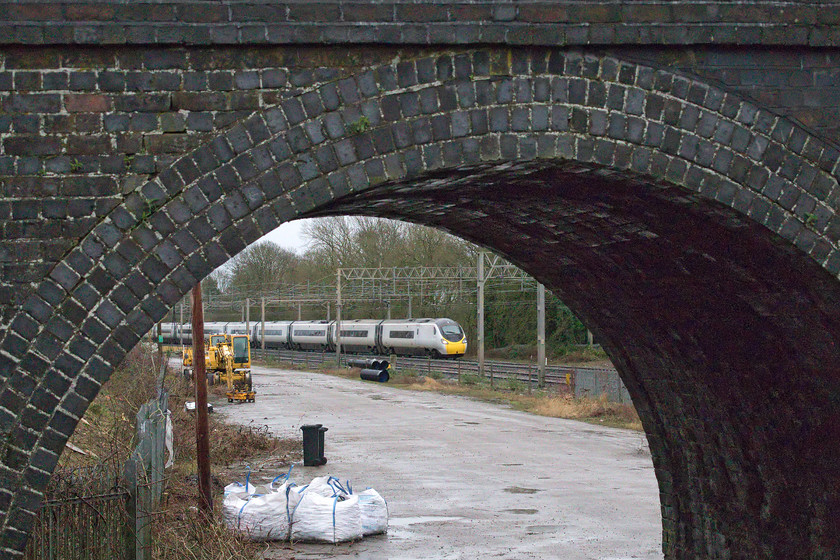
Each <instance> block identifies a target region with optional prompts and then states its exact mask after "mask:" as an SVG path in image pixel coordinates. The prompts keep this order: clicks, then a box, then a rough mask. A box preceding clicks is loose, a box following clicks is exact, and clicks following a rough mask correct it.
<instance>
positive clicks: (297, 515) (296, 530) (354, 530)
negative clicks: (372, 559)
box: [289, 488, 363, 543]
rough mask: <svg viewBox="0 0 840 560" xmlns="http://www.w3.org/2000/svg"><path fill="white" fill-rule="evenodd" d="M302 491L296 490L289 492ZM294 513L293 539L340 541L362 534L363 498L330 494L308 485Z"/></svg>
mask: <svg viewBox="0 0 840 560" xmlns="http://www.w3.org/2000/svg"><path fill="white" fill-rule="evenodd" d="M292 494H298V493H297V492H295V491H294V490H292V491H291V492H289V496H290V497H289V499H290V500H291V499H292V498H291V496H292ZM298 495H299V496H300V502H299V503H298V504H297V506H296V507H295V508H293V510H292V511H293V513H292V517H291V519H292V532H291V539H292V541H301V542H326V543H339V542H346V541H354V540H358V539H361V538H362V536H363V535H362V516H361V510H360V508H359V498H357V497H356V496H350V497H348V498H346V499H342V498H341V497H339V496H334V497H326V496H321V495H319V494H317V493H315V492H310V491H309V489H308V488H306V489H305V490H304V491H303V493H302V494H298Z"/></svg>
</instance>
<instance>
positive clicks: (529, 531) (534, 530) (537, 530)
mask: <svg viewBox="0 0 840 560" xmlns="http://www.w3.org/2000/svg"><path fill="white" fill-rule="evenodd" d="M559 530H560V527H557V526H556V525H531V526H529V527H525V534H526V535H544V534H546V533H556V532H557V531H559Z"/></svg>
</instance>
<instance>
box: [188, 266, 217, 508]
mask: <svg viewBox="0 0 840 560" xmlns="http://www.w3.org/2000/svg"><path fill="white" fill-rule="evenodd" d="M192 296H193V297H192V335H193V336H192V344H193V372H194V373H195V446H196V461H197V463H198V496H199V499H198V504H199V507H200V508H201V510H202V511H203V512H204V514H205V515H206V516H207V517H208V518H209V517H212V515H213V493H212V492H213V489H212V488H211V487H210V437H209V431H208V428H207V374H206V373H205V369H204V309H203V307H202V303H201V282H199V283H198V284H196V286H195V287H194V288H193V291H192Z"/></svg>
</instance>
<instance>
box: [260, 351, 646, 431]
mask: <svg viewBox="0 0 840 560" xmlns="http://www.w3.org/2000/svg"><path fill="white" fill-rule="evenodd" d="M584 351H585V350H584ZM259 363H260V364H261V365H267V366H276V367H283V368H289V369H306V370H307V371H318V372H320V373H326V374H329V375H335V376H338V377H343V378H346V379H357V380H358V379H359V371H360V370H359V369H358V368H335V367H334V366H333V367H326V368H318V367H317V366H309V367H307V368H302V367H295V368H290V366H289V365H288V364H285V363H283V362H281V361H277V360H271V361H260V362H259ZM464 377H465V379H464V381H465V382H464V383H458V382H457V381H455V380H449V379H434V378H431V377H427V376H425V375H421V374H419V373H417V372H413V371H411V370H407V371H405V370H404V371H400V372H399V373H392V374H391V379H390V381H389V382H388V385H391V386H394V387H399V388H401V389H408V390H412V391H434V392H437V393H443V394H448V395H461V396H464V397H468V398H473V399H478V400H482V401H487V402H492V403H496V404H506V405H509V406H511V407H513V408H516V409H517V410H522V411H525V412H530V413H532V414H539V415H540V416H551V417H554V418H568V419H571V420H581V421H584V422H589V423H592V424H599V425H605V426H612V427H615V428H624V429H629V430H636V431H642V422H641V420H640V419H639V416H638V414H637V413H636V409H635V408H634V407H633V406H632V405H629V404H619V403H611V402H608V401H607V399H606V396H604V397H602V398H600V399H586V398H584V399H575V398H573V397H572V396H571V395H570V394H569V393H568V388H565V387H563V388H561V392H556V391H536V390H535V391H533V392H531V393H528V392H527V388H526V387H524V384H522V383H513V384H511V383H506V381H505V380H501V381H499V382H498V383H497V385H496V387H495V388H493V387H490V385H489V384H488V383H486V382H483V381H480V380H478V379H477V378H475V376H472V377H471V378H469V379H467V377H468V376H466V375H465V376H464ZM472 378H475V379H472Z"/></svg>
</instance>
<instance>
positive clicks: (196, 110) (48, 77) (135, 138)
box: [0, 47, 840, 322]
mask: <svg viewBox="0 0 840 560" xmlns="http://www.w3.org/2000/svg"><path fill="white" fill-rule="evenodd" d="M412 52H413V51H412V50H411V49H409V50H406V49H401V50H396V49H391V48H376V49H371V48H365V49H356V50H350V51H347V50H345V51H344V52H342V53H341V56H340V57H339V58H338V59H337V58H336V55H335V53H334V52H330V51H329V50H327V49H324V48H320V49H319V48H294V47H291V48H290V47H262V48H251V49H245V50H243V49H241V48H231V47H229V48H224V49H218V48H215V49H186V48H177V47H168V48H162V49H150V48H141V47H134V48H119V49H118V48H115V47H103V48H91V47H85V48H79V49H74V50H71V51H68V50H66V49H60V48H35V49H33V48H21V47H17V48H8V49H5V50H4V52H2V53H0V64H2V66H0V104H1V105H0V106H2V113H1V114H0V143H1V144H2V146H0V174H2V175H3V178H2V180H1V181H2V182H0V188H1V189H2V191H0V192H1V193H2V195H3V197H4V198H5V199H6V200H5V202H3V203H2V204H0V216H3V218H4V221H3V224H2V228H3V232H2V233H3V235H2V241H0V262H2V263H3V268H2V273H0V296H2V297H0V302H4V303H5V302H8V305H3V306H2V307H3V317H5V318H8V313H9V311H8V310H9V309H15V308H16V306H17V305H18V304H19V303H20V302H21V301H23V300H24V299H25V298H26V296H27V295H28V293H29V292H30V290H31V286H32V283H33V282H37V281H38V280H39V279H40V278H43V277H44V276H45V275H46V273H47V272H48V271H49V270H50V269H51V267H52V266H53V265H54V264H55V262H57V260H58V259H59V258H60V257H61V256H62V255H64V254H65V253H66V252H67V251H68V250H69V248H70V247H72V246H73V243H74V241H75V240H78V239H80V238H81V236H82V235H84V234H85V233H86V232H87V231H89V230H90V228H91V227H92V226H93V225H94V224H95V223H96V222H97V220H98V217H99V216H103V215H105V214H106V213H107V212H108V211H109V210H111V209H112V208H113V207H114V205H115V204H116V203H117V202H118V201H120V200H121V199H122V197H123V196H124V195H125V194H126V193H128V192H131V191H132V190H134V189H135V188H136V187H137V186H138V185H140V184H141V183H142V182H143V181H145V180H147V179H148V178H149V177H150V176H152V175H153V174H155V173H157V172H160V171H162V170H163V169H166V168H167V167H168V166H169V165H170V164H171V163H172V162H173V161H174V159H175V157H176V156H177V155H178V154H181V153H184V152H185V151H189V150H191V149H194V148H195V147H197V146H199V145H200V144H201V143H202V142H206V141H207V140H209V139H211V138H213V136H214V135H215V134H217V133H218V131H219V130H223V129H225V128H226V127H229V126H231V125H232V124H233V123H235V122H237V121H238V120H240V119H241V118H242V117H244V116H245V115H247V114H250V113H251V112H253V111H255V110H259V109H260V108H263V107H268V106H272V105H276V104H277V103H278V102H279V101H280V100H282V99H284V98H287V97H288V96H291V95H295V94H297V93H299V92H300V91H302V88H307V87H311V86H312V85H314V84H318V83H324V82H326V81H336V80H338V79H340V78H341V77H342V76H347V75H349V74H350V73H352V72H353V71H354V70H356V69H358V68H362V67H364V66H368V65H371V64H374V63H376V62H378V61H384V60H388V59H391V58H394V57H396V56H402V57H410V56H411V54H412ZM593 52H598V51H593ZM620 54H621V55H622V56H624V57H625V58H627V59H630V60H632V59H634V58H635V59H637V60H645V61H647V62H649V63H651V64H654V65H655V66H654V67H661V68H668V69H675V70H676V71H678V72H682V73H684V74H685V75H687V76H699V77H703V78H704V79H712V80H714V82H712V83H715V82H720V83H721V84H722V85H723V86H725V87H726V89H729V90H731V91H733V92H737V93H739V94H742V95H743V96H744V97H746V98H748V99H750V98H751V99H753V101H754V102H755V103H756V105H758V106H762V107H766V108H768V109H770V110H771V111H773V112H775V113H777V114H780V115H783V116H787V117H789V118H791V120H792V121H793V122H797V123H799V124H802V125H804V128H805V129H806V130H808V129H811V130H813V131H814V133H815V134H817V135H818V136H821V137H822V138H823V139H825V140H826V141H828V142H829V143H831V144H834V145H835V146H836V145H837V144H838V142H840V136H838V127H840V124H838V123H840V118H838V117H840V105H838V104H835V103H833V102H832V100H834V99H836V97H837V96H838V95H840V81H836V82H832V81H831V80H830V78H831V77H832V76H834V75H836V74H837V73H838V72H840V70H838V68H840V66H834V65H833V64H834V63H835V62H836V60H835V58H833V57H832V56H833V55H832V54H830V53H824V52H821V51H809V52H805V53H801V52H793V53H788V54H787V55H784V53H780V52H778V51H769V52H767V53H765V52H761V51H756V52H744V51H735V52H732V51H728V50H723V49H721V50H712V51H702V52H698V51H685V50H676V49H675V50H664V51H663V50H658V51H644V50H641V49H640V50H634V51H626V50H624V51H620ZM751 60H756V62H758V63H762V68H761V70H758V69H757V68H754V67H752V68H751V67H750V66H749V64H750V61H751ZM774 61H775V62H774ZM759 81H760V82H764V83H766V85H765V86H764V87H760V85H756V84H754V83H753V82H759ZM340 83H341V82H336V84H337V86H336V88H337V89H336V91H337V94H336V101H335V102H338V101H339V100H343V98H342V97H341V96H340V90H339V89H338V87H339V86H340ZM806 83H807V84H812V86H811V87H804V86H803V87H800V88H798V89H797V87H794V85H793V84H806ZM368 110H373V108H372V107H368ZM727 110H729V111H731V110H732V109H731V108H730V109H727V108H724V111H727ZM833 156H834V154H833V153H832V152H830V151H829V152H827V153H826V155H825V157H826V159H827V160H831V159H832V158H833ZM13 199H14V200H15V202H14V204H12V202H11V201H12V200H13ZM68 201H69V203H68ZM22 259H25V261H26V264H24V262H23V260H22ZM4 322H5V321H4Z"/></svg>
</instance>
